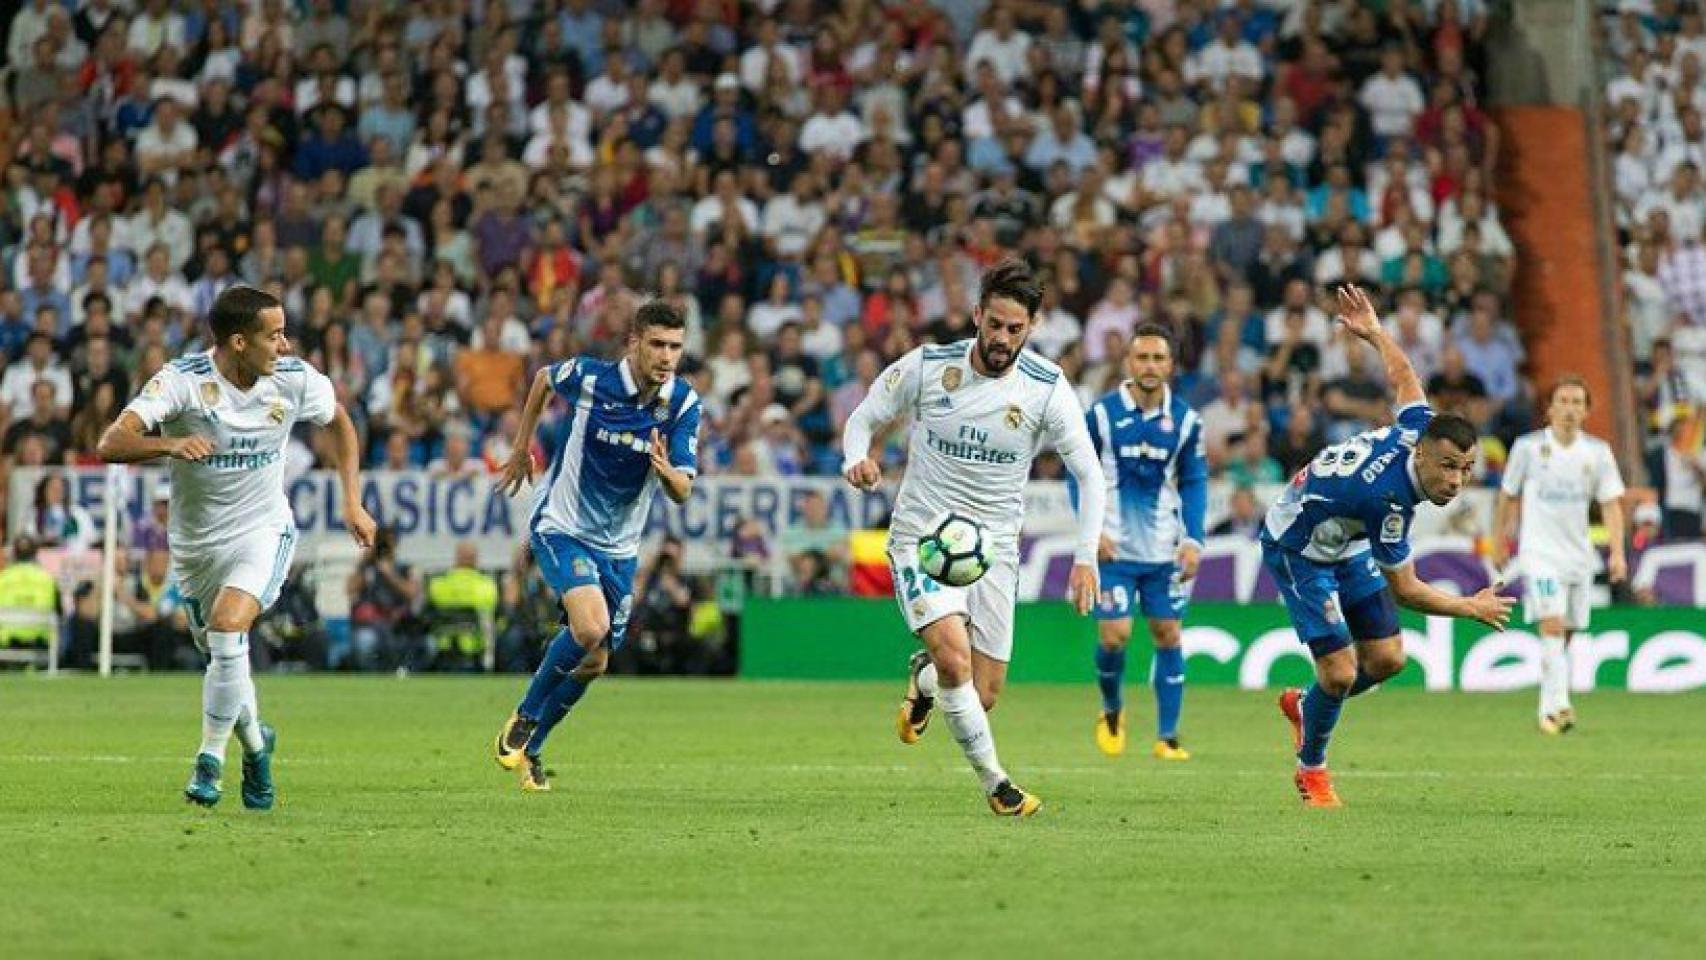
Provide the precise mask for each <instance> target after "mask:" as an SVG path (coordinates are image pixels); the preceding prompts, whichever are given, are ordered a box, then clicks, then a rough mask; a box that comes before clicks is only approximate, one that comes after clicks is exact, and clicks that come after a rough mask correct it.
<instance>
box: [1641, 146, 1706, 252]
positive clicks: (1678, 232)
mask: <svg viewBox="0 0 1706 960" xmlns="http://www.w3.org/2000/svg"><path fill="white" fill-rule="evenodd" d="M1654 208H1660V209H1663V210H1664V212H1665V216H1666V217H1667V218H1668V219H1669V221H1670V237H1671V240H1672V241H1674V242H1676V243H1688V242H1690V241H1692V240H1693V239H1694V238H1696V237H1698V236H1700V229H1701V227H1702V226H1706V198H1702V197H1701V192H1700V172H1699V171H1698V170H1696V169H1695V167H1694V164H1692V163H1682V164H1679V165H1678V166H1677V168H1676V171H1675V172H1674V173H1672V174H1671V178H1670V184H1669V186H1668V187H1667V188H1666V189H1665V190H1648V191H1647V192H1646V194H1645V195H1643V196H1642V197H1641V200H1640V202H1639V203H1638V204H1636V206H1635V216H1636V219H1638V220H1645V219H1646V218H1647V216H1648V215H1649V214H1650V213H1651V212H1652V210H1653V209H1654Z"/></svg>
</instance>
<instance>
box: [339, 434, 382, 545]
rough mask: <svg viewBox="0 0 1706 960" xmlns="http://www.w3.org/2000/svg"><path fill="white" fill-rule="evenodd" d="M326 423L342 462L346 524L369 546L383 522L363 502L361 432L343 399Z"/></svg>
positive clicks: (340, 462) (361, 541) (340, 474)
mask: <svg viewBox="0 0 1706 960" xmlns="http://www.w3.org/2000/svg"><path fill="white" fill-rule="evenodd" d="M326 426H327V428H328V429H330V430H331V431H332V439H333V441H334V443H333V448H334V449H336V450H337V453H338V462H337V463H336V464H335V465H334V466H335V468H336V470H337V471H338V484H339V485H340V486H342V487H343V490H344V525H345V526H347V527H349V532H350V536H351V537H352V538H354V540H355V545H356V546H358V547H360V548H362V549H363V550H366V549H367V548H368V547H371V546H373V536H374V534H375V533H377V532H378V530H379V525H378V524H376V523H374V522H373V517H372V516H370V515H369V514H368V512H367V508H366V507H364V506H362V505H361V473H360V470H361V435H360V434H358V433H356V430H355V421H353V420H351V419H350V417H349V412H348V411H346V410H345V409H344V405H343V404H341V403H340V404H338V405H337V407H336V408H334V409H333V411H332V422H331V423H329V424H327V425H326Z"/></svg>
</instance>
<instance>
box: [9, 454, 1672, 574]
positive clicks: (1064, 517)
mask: <svg viewBox="0 0 1706 960" xmlns="http://www.w3.org/2000/svg"><path fill="white" fill-rule="evenodd" d="M45 472H46V469H44V468H26V469H20V470H17V471H14V473H13V476H12V480H11V487H10V494H11V496H10V499H9V504H10V508H9V514H10V515H9V518H8V520H9V523H8V529H11V530H17V529H20V524H21V523H22V522H23V520H24V518H25V516H26V515H27V513H28V512H29V510H30V509H31V508H32V504H33V502H34V496H35V487H36V484H37V483H38V482H39V481H40V479H41V477H42V476H43V474H44V473H45ZM61 472H62V474H63V476H64V477H65V479H66V482H67V487H68V490H69V493H70V498H69V499H70V501H71V502H72V503H73V504H76V505H78V506H80V507H82V508H84V509H86V510H87V511H88V512H89V515H90V517H91V518H92V519H93V520H94V522H95V524H96V525H97V526H98V525H99V524H100V523H101V522H102V519H103V517H104V515H105V506H106V497H107V471H106V470H105V469H103V468H100V467H88V468H66V469H63V470H62V471H61ZM120 475H121V476H122V477H123V478H124V479H123V481H122V482H121V485H120V490H119V492H120V493H121V494H122V499H121V501H120V505H121V518H122V523H123V524H124V526H125V527H126V528H127V529H128V527H129V526H130V525H131V524H133V523H135V522H136V521H137V520H139V519H140V518H141V517H142V516H144V515H145V514H146V513H147V511H148V509H149V504H150V502H151V501H152V499H153V497H154V495H155V494H156V493H157V492H158V491H160V490H163V489H164V488H165V486H166V484H167V480H166V471H164V470H163V469H158V468H147V469H130V470H123V471H120ZM814 491H815V492H816V493H818V494H821V495H822V496H823V497H824V498H825V499H826V502H827V504H828V507H829V523H830V524H831V525H832V526H834V527H838V528H843V529H860V528H871V527H878V526H881V525H882V523H883V522H884V520H885V518H886V517H887V516H888V513H889V510H890V509H891V507H892V505H893V500H892V497H893V492H892V491H891V490H889V489H888V488H883V489H879V490H875V491H872V492H869V493H866V492H861V491H858V490H853V489H852V488H850V487H848V486H847V485H846V484H845V483H842V482H841V481H840V480H839V479H838V478H834V477H772V478H739V477H704V478H701V479H700V480H698V481H697V482H695V483H694V485H693V493H692V496H691V497H689V498H688V500H687V502H686V503H683V504H675V503H671V502H669V501H668V500H667V499H665V498H664V497H663V496H661V495H660V496H659V497H658V498H657V501H656V503H655V504H654V506H653V508H652V511H651V515H650V520H649V523H648V525H647V533H648V535H650V536H654V537H655V536H660V535H663V534H666V533H667V534H671V535H674V536H677V537H680V538H681V539H682V540H683V541H684V542H685V543H686V544H687V548H688V559H689V562H690V564H691V565H692V566H694V567H696V568H699V569H705V568H709V567H711V566H715V565H716V564H717V563H718V562H719V561H720V560H721V559H723V558H725V557H726V556H727V553H728V544H729V541H730V539H731V537H732V536H733V534H734V532H735V529H736V528H737V527H738V526H739V525H740V524H741V523H742V522H743V521H746V520H753V521H755V522H757V523H758V524H759V526H760V527H761V528H762V529H763V530H764V531H765V533H766V534H767V535H769V536H770V537H771V538H772V542H773V543H774V538H775V537H777V536H778V535H779V534H781V533H782V532H784V531H786V530H787V529H789V528H790V527H793V526H795V525H797V524H799V523H800V522H801V517H802V513H803V504H804V502H805V500H806V498H807V497H808V496H809V495H810V494H811V493H812V492H814ZM1472 493H1473V494H1474V496H1468V495H1466V498H1465V501H1464V503H1462V504H1460V505H1454V507H1453V508H1452V509H1451V510H1450V511H1439V510H1435V509H1433V508H1431V507H1428V508H1425V509H1424V510H1422V511H1420V512H1419V513H1418V515H1417V526H1416V531H1417V533H1416V536H1415V538H1414V545H1415V553H1416V557H1417V567H1418V570H1419V572H1420V573H1421V575H1422V576H1423V578H1424V579H1427V580H1429V581H1431V582H1433V583H1436V584H1439V585H1442V586H1444V587H1446V588H1447V589H1451V590H1454V591H1456V592H1459V593H1470V592H1473V591H1475V590H1478V589H1480V588H1481V587H1482V586H1485V585H1486V583H1487V582H1488V579H1489V575H1490V573H1489V570H1488V569H1487V566H1486V564H1485V563H1484V562H1483V561H1482V560H1481V559H1480V557H1479V556H1477V555H1476V553H1475V551H1474V545H1473V541H1472V540H1471V539H1470V538H1469V537H1468V536H1466V535H1464V534H1463V533H1460V532H1454V531H1457V530H1461V529H1463V528H1465V527H1467V528H1468V529H1470V530H1473V529H1484V528H1482V527H1479V526H1478V524H1480V523H1481V522H1482V521H1481V520H1479V519H1476V518H1477V517H1478V516H1479V514H1480V513H1481V512H1482V511H1483V508H1484V506H1485V503H1484V502H1482V501H1484V499H1485V498H1484V497H1483V496H1482V495H1484V494H1486V493H1487V491H1472ZM286 496H287V498H288V499H289V502H290V505H291V509H292V510H293V511H294V513H295V515H296V522H297V524H298V526H299V527H300V528H301V533H302V539H301V545H300V547H299V548H298V556H299V557H300V558H302V559H303V560H305V561H315V560H336V559H339V558H347V557H351V556H353V555H354V547H353V545H352V544H351V543H350V540H349V537H348V532H347V530H346V529H345V527H344V522H343V509H342V495H341V492H340V491H339V489H338V481H337V476H336V475H335V474H334V473H332V472H330V471H323V470H317V471H309V472H306V473H302V474H300V475H298V476H295V477H293V478H291V479H290V480H288V482H287V484H286ZM535 496H536V494H535V493H534V492H533V491H532V490H530V491H527V492H524V493H523V494H522V495H521V496H519V497H516V498H513V499H512V498H509V497H505V496H503V495H502V494H501V493H499V492H498V491H497V489H496V487H495V486H494V484H493V483H492V480H491V478H490V477H488V476H486V475H484V474H481V475H475V476H448V475H438V474H433V473H429V472H426V471H407V472H385V471H375V472H372V473H367V474H364V475H363V476H362V503H363V504H364V505H365V506H366V508H367V510H368V511H369V512H370V513H372V514H373V516H374V518H375V519H376V520H378V521H379V522H380V523H381V524H384V525H388V526H393V527H395V528H396V529H397V532H398V533H399V535H400V536H399V541H398V542H399V548H398V552H399V556H400V558H401V559H402V560H403V561H404V562H406V563H411V564H415V565H417V566H422V567H426V568H436V567H442V566H447V565H448V564H449V563H450V560H451V557H452V556H453V554H454V550H455V546H456V544H457V543H458V542H460V541H463V540H467V541H470V542H472V543H473V544H474V545H475V546H476V547H477V548H478V550H479V555H480V563H481V565H482V566H485V567H489V568H494V569H495V568H502V567H507V566H508V565H509V563H510V560H511V558H512V556H513V554H514V552H515V550H516V548H517V547H518V546H519V544H520V543H521V541H522V539H523V538H524V537H525V536H526V533H527V529H528V520H529V518H530V516H531V514H532V509H533V502H534V497H535ZM1229 497H1230V487H1229V486H1228V485H1227V484H1223V483H1215V484H1211V497H1210V505H1209V518H1210V523H1211V524H1212V523H1214V522H1217V521H1218V520H1219V519H1221V518H1222V517H1224V516H1225V515H1226V511H1227V506H1226V504H1227V501H1228V499H1229ZM1465 518H1468V519H1467V520H1465ZM1024 529H1025V535H1024V536H1023V537H1022V539H1021V543H1020V560H1021V575H1020V597H1021V598H1022V599H1027V600H1035V599H1053V598H1057V597H1063V596H1065V594H1066V582H1067V576H1068V574H1069V572H1070V571H1071V568H1072V552H1073V550H1072V530H1073V511H1072V504H1071V499H1070V497H1069V496H1068V494H1067V488H1066V485H1065V484H1063V483H1033V484H1031V485H1029V486H1028V487H1027V488H1026V495H1025V528H1024ZM1634 568H1635V577H1634V580H1635V585H1636V586H1637V587H1639V588H1645V589H1648V590H1651V591H1652V593H1653V595H1654V596H1655V598H1656V599H1657V601H1658V602H1660V603H1667V604H1675V605H1679V606H1706V545H1702V544H1699V543H1686V544H1669V545H1664V546H1660V547H1656V548H1653V549H1650V550H1647V551H1646V552H1645V553H1644V554H1643V555H1641V556H1640V557H1638V558H1636V559H1635V560H1634ZM1275 595H1276V593H1275V590H1274V586H1273V582H1272V581H1271V580H1270V579H1269V578H1268V576H1267V572H1266V570H1265V568H1264V567H1263V566H1262V562H1261V551H1260V549H1259V548H1258V547H1257V545H1256V544H1255V543H1254V542H1253V541H1251V540H1249V539H1247V538H1240V537H1215V538H1211V539H1210V541H1209V543H1208V544H1207V546H1206V548H1205V550H1204V553H1203V561H1202V568H1201V572H1200V573H1199V575H1198V577H1197V582H1196V585H1195V588H1194V596H1195V598H1196V599H1197V600H1206V601H1237V602H1243V603H1249V602H1260V603H1265V602H1268V601H1271V600H1273V599H1274V597H1275Z"/></svg>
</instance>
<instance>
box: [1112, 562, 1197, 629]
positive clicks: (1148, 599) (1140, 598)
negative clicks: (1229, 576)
mask: <svg viewBox="0 0 1706 960" xmlns="http://www.w3.org/2000/svg"><path fill="white" fill-rule="evenodd" d="M1096 570H1097V577H1098V579H1100V580H1101V581H1102V595H1101V597H1100V598H1099V599H1098V600H1097V602H1096V611H1095V616H1096V619H1097V620H1124V619H1126V618H1127V617H1130V616H1131V615H1132V610H1133V608H1138V609H1141V610H1142V611H1143V615H1144V616H1145V617H1148V618H1149V619H1151V620H1183V619H1184V618H1185V608H1186V607H1187V606H1189V605H1190V602H1191V584H1192V583H1194V582H1195V581H1185V582H1180V580H1179V568H1178V565H1177V564H1173V563H1138V562H1136V561H1132V560H1113V561H1109V562H1106V563H1101V564H1097V567H1096Z"/></svg>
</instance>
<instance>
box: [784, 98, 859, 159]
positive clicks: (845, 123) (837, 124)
mask: <svg viewBox="0 0 1706 960" xmlns="http://www.w3.org/2000/svg"><path fill="white" fill-rule="evenodd" d="M864 129H865V128H864V126H863V125H861V124H860V123H859V118H858V117H857V116H855V115H854V114H853V112H852V111H851V110H848V109H847V91H846V90H845V89H843V88H842V87H841V85H839V84H834V83H826V84H824V85H822V86H820V87H818V89H817V112H816V113H813V114H812V116H811V119H809V120H807V121H806V122H805V125H804V126H802V127H800V149H801V150H804V151H805V152H806V153H817V152H819V151H823V152H824V153H827V154H829V155H830V156H831V157H833V158H835V159H836V160H837V161H845V160H846V159H847V158H849V157H851V156H852V155H853V149H854V148H855V147H857V146H858V145H859V138H860V137H861V136H862V135H863V134H864Z"/></svg>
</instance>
